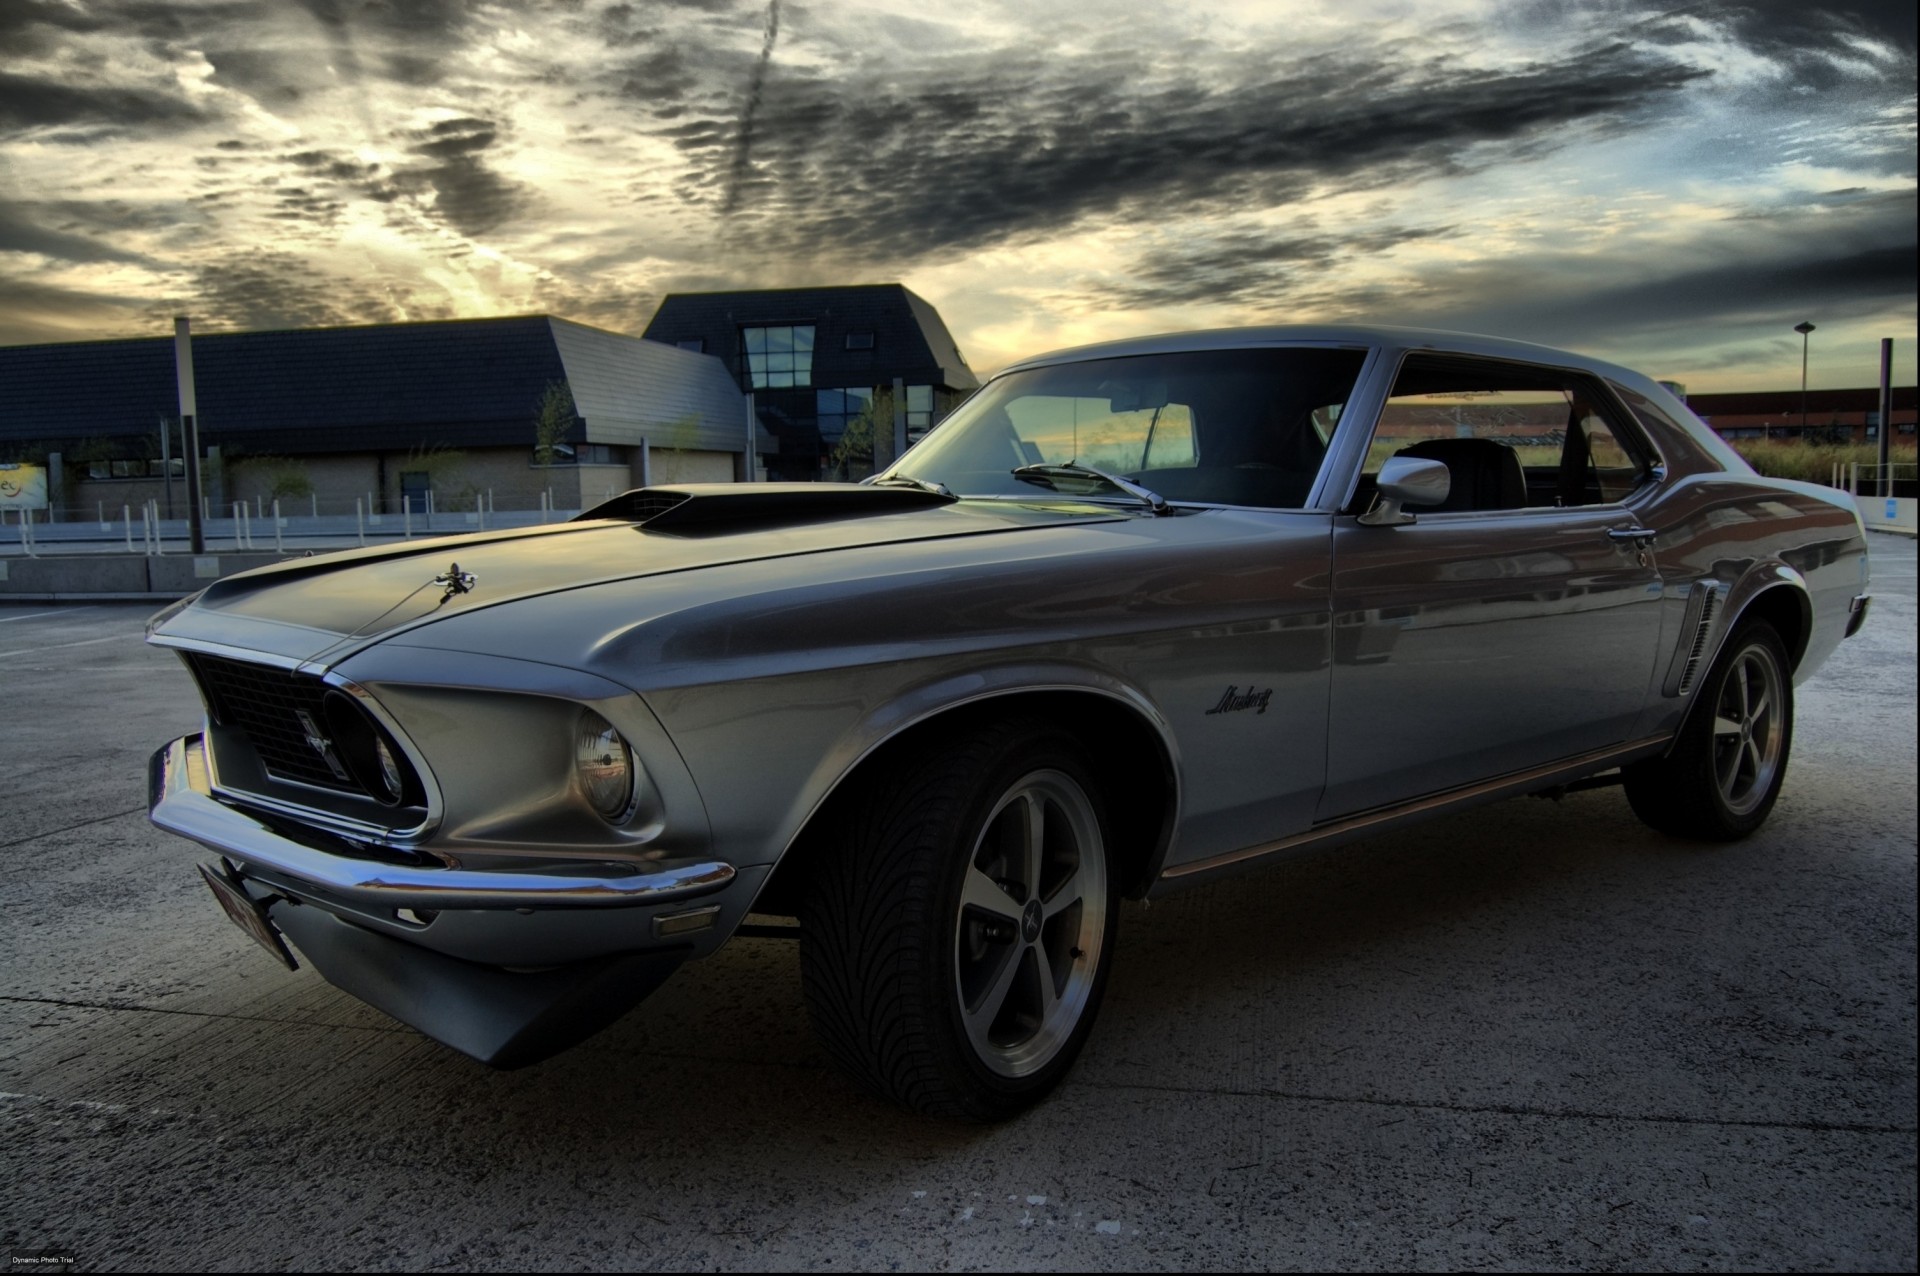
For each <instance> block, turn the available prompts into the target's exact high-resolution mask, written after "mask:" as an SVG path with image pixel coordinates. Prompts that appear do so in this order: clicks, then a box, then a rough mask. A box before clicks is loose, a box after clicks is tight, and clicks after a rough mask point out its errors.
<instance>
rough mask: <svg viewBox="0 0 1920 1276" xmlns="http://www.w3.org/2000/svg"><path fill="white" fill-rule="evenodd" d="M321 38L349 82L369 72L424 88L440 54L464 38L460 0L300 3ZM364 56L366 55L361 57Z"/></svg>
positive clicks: (437, 73)
mask: <svg viewBox="0 0 1920 1276" xmlns="http://www.w3.org/2000/svg"><path fill="white" fill-rule="evenodd" d="M299 5H300V7H301V8H302V9H304V10H306V12H307V13H308V14H309V15H311V16H312V18H313V19H314V21H315V22H316V23H318V24H319V26H320V29H321V31H322V32H323V33H324V34H325V37H326V40H327V43H328V45H329V47H330V50H331V52H332V62H333V66H334V68H335V70H336V71H338V73H339V74H340V76H341V78H342V79H344V80H345V81H346V82H347V83H348V84H358V83H360V82H361V81H362V80H363V79H364V78H366V77H367V76H368V75H369V74H372V75H374V76H376V77H383V78H386V79H390V80H397V81H399V82H400V83H402V84H408V85H412V86H415V87H423V86H426V85H430V84H435V83H438V82H439V81H440V79H441V77H442V74H443V61H442V59H443V55H444V54H446V53H447V52H450V51H451V50H453V49H456V48H458V47H459V46H460V45H461V44H462V43H463V42H464V40H465V39H466V36H467V27H468V24H469V20H470V14H469V12H468V6H467V4H466V3H465V2H464V0H299ZM363 53H364V54H365V56H363Z"/></svg>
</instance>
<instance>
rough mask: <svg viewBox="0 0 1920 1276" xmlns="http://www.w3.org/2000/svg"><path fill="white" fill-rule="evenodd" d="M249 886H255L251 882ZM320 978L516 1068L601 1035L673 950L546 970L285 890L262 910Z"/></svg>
mask: <svg viewBox="0 0 1920 1276" xmlns="http://www.w3.org/2000/svg"><path fill="white" fill-rule="evenodd" d="M248 885H249V886H250V887H251V888H252V890H251V891H250V892H249V893H253V892H254V891H259V890H260V889H261V885H262V884H261V883H257V882H249V883H248ZM268 916H269V917H270V918H272V920H273V924H274V925H275V926H277V927H279V928H280V929H281V930H282V931H284V932H285V933H286V936H287V938H289V939H291V940H292V941H293V944H294V947H295V948H297V949H299V950H300V954H301V956H303V957H305V958H306V959H307V960H308V961H310V962H312V963H313V965H314V969H316V970H318V971H319V972H320V974H321V975H322V976H323V977H324V978H325V979H326V981H327V982H328V983H330V984H332V985H333V986H334V987H336V988H339V989H341V990H342V991H344V992H348V993H351V994H352V995H353V996H355V997H358V998H359V999H360V1000H362V1001H364V1002H366V1003H367V1004H368V1005H371V1006H373V1007H374V1008H376V1009H378V1010H383V1011H385V1012H386V1013H387V1014H390V1015H392V1016H393V1017H394V1018H395V1019H398V1020H400V1021H401V1022H402V1023H405V1024H409V1025H411V1026H412V1027H414V1028H417V1029H419V1030H420V1031H421V1032H423V1033H425V1034H426V1035H427V1036H429V1037H432V1038H433V1039H434V1040H435V1041H438V1042H440V1043H442V1044H443V1045H449V1046H452V1047H453V1048H454V1049H455V1050H458V1051H460V1052H461V1053H462V1054H466V1055H471V1056H472V1057H473V1058H475V1059H478V1060H479V1061H480V1062H481V1063H484V1064H486V1065H487V1066H489V1067H493V1068H500V1069H511V1068H524V1067H526V1066H527V1065H528V1064H531V1063H538V1062H540V1061H541V1060H542V1059H546V1058H548V1057H550V1056H552V1055H556V1054H558V1053H560V1052H561V1051H562V1050H565V1049H567V1048H568V1047H569V1046H573V1045H577V1044H578V1043H580V1042H581V1041H584V1040H586V1039H587V1038H588V1037H591V1036H592V1035H593V1034H594V1033H596V1032H599V1031H600V1030H601V1029H602V1028H605V1027H606V1026H607V1025H608V1024H610V1023H612V1022H613V1021H614V1020H616V1019H618V1018H620V1016H622V1015H624V1014H626V1013H627V1011H629V1010H631V1009H633V1008H634V1007H635V1006H636V1005H638V1004H640V1002H641V1001H642V1000H644V999H645V998H646V996H647V995H648V994H649V993H651V992H652V991H653V990H654V989H655V988H658V987H659V986H660V985H661V984H662V983H664V982H666V979H667V976H669V975H671V974H672V973H673V972H674V971H675V970H676V969H678V968H679V966H680V963H681V962H682V961H684V960H685V959H686V956H687V954H686V953H685V952H679V951H665V952H646V953H632V954H628V955H625V956H615V957H600V958H595V959H594V960H591V961H584V962H577V963H575V964H572V965H568V966H558V967H554V968H553V969H550V970H540V971H526V972H522V971H510V970H500V969H497V968H495V967H491V966H482V965H478V964H476V963H474V962H469V961H461V960H460V959H459V958H457V957H448V956H445V955H444V954H441V953H435V952H429V951H427V950H426V949H424V948H417V947H415V946H414V945H412V944H408V943H404V942H402V941H400V940H397V939H390V938H388V937H387V936H385V935H378V934H375V933H374V932H372V931H370V930H366V929H364V928H363V927H359V926H355V925H353V924H352V923H351V922H345V921H342V920H340V919H339V918H338V917H335V916H334V915H333V914H331V913H329V912H326V911H325V910H323V909H319V908H315V907H313V906H312V905H309V904H298V903H294V902H293V901H291V900H288V899H286V898H285V897H284V896H282V897H280V898H279V899H277V900H275V901H274V903H273V904H272V905H271V906H270V907H269V908H268Z"/></svg>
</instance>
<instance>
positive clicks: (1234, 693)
mask: <svg viewBox="0 0 1920 1276" xmlns="http://www.w3.org/2000/svg"><path fill="white" fill-rule="evenodd" d="M1271 699H1273V688H1272V687H1263V688H1261V689H1260V690H1259V691H1255V690H1254V689H1253V688H1251V687H1249V688H1247V690H1246V693H1245V694H1244V695H1243V694H1242V693H1241V691H1240V688H1238V687H1228V688H1227V694H1226V695H1224V696H1221V697H1220V703H1219V704H1216V705H1215V706H1213V708H1211V709H1209V710H1207V715H1208V716H1209V717H1211V716H1212V715H1214V714H1216V713H1239V712H1240V711H1241V710H1242V709H1251V710H1253V711H1254V713H1256V714H1261V713H1265V712H1266V711H1267V701H1269V700H1271Z"/></svg>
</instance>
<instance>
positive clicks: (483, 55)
mask: <svg viewBox="0 0 1920 1276" xmlns="http://www.w3.org/2000/svg"><path fill="white" fill-rule="evenodd" d="M1915 113H1916V89H1915V17H1914V6H1913V4H1912V3H1911V0H1908V2H1907V3H1886V4H1882V3H1836V4H1819V3H1803V2H1799V0H1747V2H1734V0H1700V2H1699V3H1692V4H1685V5H1679V6H1673V5H1664V4H1654V3H1646V2H1642V0H1577V2H1576V0H1505V2H1490V0H1417V2H1416V0H1324V2H1322V0H1301V2H1292V0H1289V2H1287V3H1253V2H1251V0H1182V2H1178V3H1174V2H1169V0H1091V2H1086V3H1081V4H1077V5H1075V6H1073V7H1072V8H1071V10H1069V9H1068V8H1067V7H1065V6H1055V5H1043V4H1036V3H1033V0H978V2H976V3H949V2H947V0H837V2H835V3H832V4H826V3H801V2H799V0H772V3H768V2H767V0H675V2H671V3H669V2H666V0H614V2H611V3H610V2H607V0H572V2H571V3H553V4H542V5H508V4H482V3H466V2H464V0H297V2H294V0H183V2H180V3H161V2H158V0H0V344H18V343H32V342H48V341H75V340H92V339H97V338H108V337H126V336H143V335H145V336H164V335H168V334H169V333H170V332H171V330H172V316H173V315H175V314H188V315H191V316H192V317H193V320H194V327H195V331H196V332H216V331H233V330H249V329H265V328H287V327H306V326H316V325H335V324H358V323H382V322H393V321H404V320H422V319H441V318H455V317H471V316H484V315H503V314H528V313H550V314H555V315H559V316H562V317H565V318H569V319H574V320H578V321H580V322H582V323H589V324H594V325H597V326H600V327H604V328H609V329H612V330H615V331H621V332H629V333H634V334H638V333H640V332H641V331H643V330H644V329H645V327H646V324H647V320H648V319H649V318H650V317H651V315H652V313H653V310H654V307H655V306H656V305H657V304H658V302H659V299H660V298H661V297H663V296H665V295H666V294H668V293H670V292H680V291H708V290H716V289H731V288H766V287H790V286H800V285H818V284H848V283H877V282H891V281H898V282H901V283H904V284H906V285H907V286H908V287H909V288H911V289H913V290H914V291H915V292H917V293H919V294H920V295H921V296H923V297H925V298H927V299H928V300H929V301H931V302H932V303H933V304H934V305H935V306H936V307H937V308H938V309H939V310H940V312H941V313H942V315H943V316H944V317H945V318H946V320H947V322H948V325H949V326H950V327H951V328H952V330H953V333H954V336H955V337H956V338H957V340H958V341H959V344H960V347H961V349H962V351H963V352H964V353H965V355H966V356H967V358H968V360H969V362H970V364H971V365H972V367H973V368H974V370H975V371H976V372H979V373H982V374H985V373H990V372H992V371H993V370H994V369H996V368H997V367H1000V366H1002V365H1004V364H1006V363H1008V362H1011V361H1012V360H1014V359H1016V358H1019V357H1021V356H1023V355H1028V354H1034V353H1038V352H1040V351H1043V350H1050V349H1057V348H1060V347H1063V346H1071V345H1078V344H1081V343H1084V342H1089V341H1099V340H1108V339H1112V338H1118V337H1126V336H1135V335H1143V334H1147V333H1153V332H1166V331H1175V330H1182V329H1193V328H1213V327H1227V326H1234V325H1241V324H1255V323H1296V322H1373V323H1392V324H1410V325H1416V326H1423V327H1438V328H1451V329H1458V330H1463V331H1469V332H1483V333H1493V334H1497V335H1502V336H1512V337H1520V338H1523V339H1527V340H1533V341H1539V342H1543V343H1545V344H1548V345H1555V346H1562V347H1565V348H1568V349H1573V350H1578V351H1581V352H1583V353H1587V354H1592V355H1598V356H1600V357H1603V358H1609V359H1612V360H1615V361H1616V362H1619V363H1623V364H1626V365H1627V366H1629V367H1633V368H1636V369H1638V370H1640V371H1643V372H1646V373H1648V374H1649V375H1652V376H1656V377H1661V378H1671V379H1675V380H1679V381H1681V382H1683V383H1685V384H1686V385H1687V387H1688V389H1689V390H1690V391H1695V392H1699V391H1715V390H1741V389H1764V388H1776V387H1781V386H1797V385H1798V383H1799V376H1800V358H1801V353H1802V343H1801V337H1800V336H1799V335H1798V334H1797V333H1795V332H1794V331H1793V327H1794V325H1795V324H1797V323H1799V322H1801V321H1803V320H1804V321H1810V322H1812V323H1814V324H1815V325H1816V331H1815V332H1814V333H1813V335H1812V337H1811V339H1810V342H1809V354H1810V371H1809V382H1810V384H1811V385H1812V386H1813V387H1815V388H1820V387H1828V386H1864V385H1870V384H1872V383H1874V382H1875V381H1876V380H1877V378H1878V361H1879V339H1880V338H1881V337H1893V338H1895V339H1896V345H1895V364H1894V368H1895V380H1896V382H1897V383H1899V384H1906V385H1911V384H1913V383H1914V380H1915V358H1914V354H1915V328H1916V300H1915V297H1916V264H1915V258H1916V251H1915V250H1916V230H1915V226H1916V208H1915V203H1916V158H1915V146H1916V142H1915Z"/></svg>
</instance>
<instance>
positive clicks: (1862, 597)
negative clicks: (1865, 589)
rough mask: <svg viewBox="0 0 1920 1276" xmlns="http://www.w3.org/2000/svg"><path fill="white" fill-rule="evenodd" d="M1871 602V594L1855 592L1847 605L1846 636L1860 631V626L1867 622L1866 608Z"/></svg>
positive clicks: (1851, 635)
mask: <svg viewBox="0 0 1920 1276" xmlns="http://www.w3.org/2000/svg"><path fill="white" fill-rule="evenodd" d="M1872 603H1873V595H1872V594H1855V595H1854V597H1853V602H1852V603H1850V604H1849V605H1848V607H1847V637H1849V638H1851V637H1853V636H1854V635H1855V634H1857V633H1859V632H1860V626H1862V625H1864V624H1866V623H1867V608H1868V607H1869V606H1871V605H1872Z"/></svg>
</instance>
